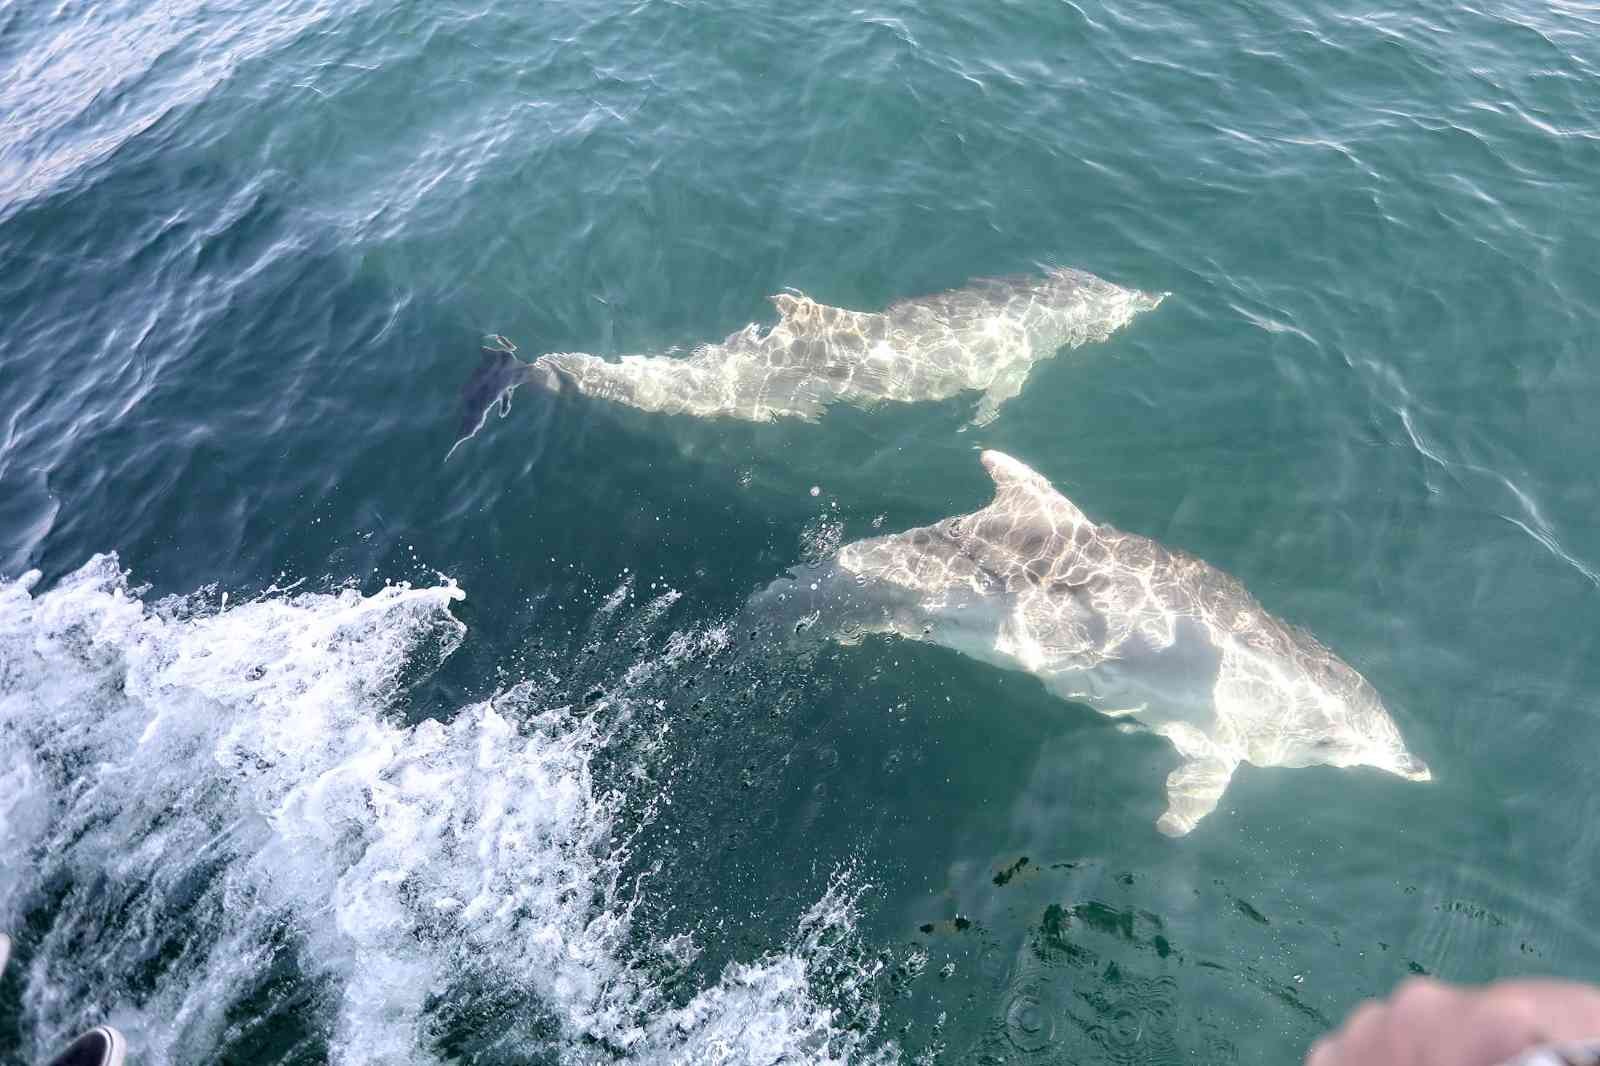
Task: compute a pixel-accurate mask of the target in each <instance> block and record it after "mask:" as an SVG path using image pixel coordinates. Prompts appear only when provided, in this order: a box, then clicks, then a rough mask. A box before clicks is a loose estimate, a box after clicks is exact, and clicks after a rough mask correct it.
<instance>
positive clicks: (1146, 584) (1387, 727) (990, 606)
mask: <svg viewBox="0 0 1600 1066" xmlns="http://www.w3.org/2000/svg"><path fill="white" fill-rule="evenodd" d="M982 460H983V465H984V467H985V468H986V469H987V470H988V472H989V476H990V477H991V478H993V480H994V484H995V497H994V501H993V502H992V503H990V504H989V506H987V507H985V508H983V509H982V510H981V511H977V512H975V513H973V514H969V515H962V516H959V517H955V518H947V519H944V520H943V521H941V522H937V523H935V524H933V525H931V526H926V527H923V528H920V529H912V530H909V531H907V532H904V533H895V534H891V535H889V536H882V537H873V538H871V539H868V540H862V541H857V542H855V543H853V544H847V545H845V546H844V547H843V548H841V549H840V550H839V551H838V552H837V553H836V554H835V555H834V556H833V557H832V558H831V559H829V560H827V561H826V562H825V563H824V564H823V565H822V566H821V567H819V568H818V569H817V570H815V571H812V572H809V573H804V574H802V576H800V577H798V578H797V577H794V576H793V575H792V574H791V576H790V577H788V578H784V579H780V580H778V581H776V582H774V583H773V584H772V585H771V586H769V587H768V588H767V589H765V590H764V591H762V592H759V593H757V594H756V596H755V597H753V598H752V600H751V604H750V607H751V609H752V611H753V612H754V613H755V614H756V616H757V617H759V618H764V619H766V620H768V621H769V622H776V623H777V624H778V625H781V626H783V627H784V631H785V633H786V634H793V635H794V638H795V639H816V638H818V637H820V638H824V639H835V640H840V641H846V642H849V641H855V640H859V639H860V638H861V637H862V636H863V635H865V634H868V633H889V634H896V635H899V636H902V637H908V638H910V639H913V640H924V641H929V642H932V643H934V644H938V645H941V646H943V647H947V648H951V649H953V650H955V651H957V652H959V653H961V654H963V655H966V656H969V657H971V658H974V659H978V660H980V661H983V662H986V663H991V664H993V665H995V666H1000V667H1004V668H1006V669H1011V670H1021V671H1025V672H1027V673H1030V674H1032V675H1034V676H1035V677H1037V678H1039V679H1040V680H1041V681H1042V682H1043V683H1044V685H1045V687H1046V688H1047V689H1048V690H1049V691H1050V692H1052V693H1053V694H1055V695H1057V696H1060V697H1061V698H1063V699H1067V700H1071V701H1074V702H1079V703H1085V704H1088V705H1089V706H1091V707H1093V708H1095V709H1096V710H1098V711H1100V712H1101V713H1102V714H1106V715H1109V716H1113V717H1125V718H1126V719H1127V720H1128V722H1130V723H1135V724H1137V725H1138V726H1141V727H1143V728H1145V729H1149V730H1151V731H1153V732H1155V733H1157V734H1159V735H1161V736H1163V737H1166V738H1167V739H1168V740H1170V741H1171V742H1172V744H1173V746H1174V747H1175V748H1177V750H1178V754H1179V755H1180V756H1182V759H1183V762H1182V764H1181V765H1180V766H1179V767H1178V769H1176V770H1174V771H1173V772H1172V774H1171V775H1170V776H1169V777H1168V778H1167V797H1168V806H1167V810H1166V812H1165V813H1164V814H1162V815H1161V817H1160V819H1159V820H1158V821H1157V823H1156V826H1157V828H1158V829H1160V830H1161V831H1162V832H1163V833H1166V834H1168V835H1171V836H1181V835H1183V834H1185V833H1187V832H1189V830H1191V829H1193V828H1194V826H1195V825H1196V823H1198V822H1199V821H1200V819H1202V818H1204V817H1205V816H1206V815H1207V814H1209V813H1211V811H1212V810H1214V809H1215V808H1216V806H1217V802H1218V800H1219V799H1221V797H1222V793H1223V791H1224V789H1226V788H1227V785H1228V781H1229V780H1230V779H1231V778H1232V776H1233V771H1234V770H1235V769H1236V768H1237V767H1238V765H1239V764H1240V763H1241V762H1249V763H1251V764H1253V765H1256V766H1290V767H1298V766H1312V765H1327V766H1339V767H1348V766H1374V767H1377V768H1379V769H1381V770H1386V771H1388V772H1390V773H1393V774H1397V775H1399V776H1401V777H1404V778H1408V779H1410V780H1413V781H1426V780H1429V779H1430V777H1431V774H1430V773H1429V771H1428V768H1427V766H1426V765H1425V764H1424V763H1423V762H1422V761H1421V760H1420V759H1418V758H1417V757H1416V756H1414V755H1412V754H1411V753H1410V752H1408V751H1407V750H1406V746H1405V742H1404V740H1402V738H1401V736H1400V730H1399V729H1398V728H1397V727H1396V726H1395V723H1394V720H1393V719H1392V718H1391V717H1390V716H1389V712H1388V711H1387V710H1385V708H1384V706H1383V703H1382V701H1381V700H1380V699H1379V698H1378V694H1377V692H1376V691H1374V689H1373V687H1372V686H1371V685H1370V684H1368V683H1367V681H1366V679H1365V678H1363V677H1362V676H1361V675H1360V674H1358V673H1357V672H1356V671H1355V670H1354V669H1352V668H1351V667H1350V666H1348V665H1347V664H1346V663H1344V662H1343V661H1341V660H1340V659H1339V658H1338V657H1337V656H1335V655H1334V654H1333V653H1332V652H1331V651H1329V650H1328V649H1327V648H1325V647H1323V646H1322V644H1320V643H1318V642H1317V640H1316V639H1315V638H1313V637H1312V636H1311V635H1310V634H1308V633H1305V632H1302V631H1301V630H1299V629H1296V628H1294V627H1291V626H1289V625H1286V624H1284V623H1283V622H1280V621H1279V620H1277V619H1276V618H1274V617H1272V616H1271V615H1269V614H1268V613H1267V612H1266V611H1265V610H1263V609H1262V607H1261V605H1260V604H1259V603H1257V602H1256V600H1255V598H1254V597H1252V596H1251V595H1250V593H1249V592H1247V591H1246V590H1245V588H1244V586H1243V585H1241V584H1240V583H1239V582H1238V581H1237V580H1235V579H1234V578H1232V577H1230V576H1228V575H1227V574H1225V573H1223V572H1222V571H1220V570H1218V569H1216V568H1215V567H1213V566H1210V565H1209V564H1207V563H1205V562H1203V561H1202V560H1200V559H1196V558H1194V557H1193V556H1191V555H1186V554H1184V553H1182V552H1177V551H1172V550H1171V549H1168V548H1165V547H1163V546H1161V545H1160V544H1157V543H1156V542H1155V541H1153V540H1151V539H1149V538H1148V537H1142V536H1139V535H1138V534H1135V533H1124V532H1121V531H1120V530H1117V529H1113V528H1112V527H1111V526H1108V525H1104V524H1096V523H1095V522H1093V521H1091V520H1090V519H1089V518H1088V517H1087V516H1086V515H1084V513H1083V512H1082V511H1080V510H1079V509H1078V508H1077V507H1076V506H1075V505H1074V504H1073V503H1072V501H1070V500H1068V499H1067V498H1066V497H1065V496H1063V495H1061V493H1059V492H1057V491H1056V490H1055V489H1054V488H1053V487H1052V486H1051V485H1050V483H1049V482H1048V481H1047V480H1045V478H1043V477H1042V476H1040V475H1039V474H1038V473H1036V472H1034V471H1033V470H1031V469H1029V468H1028V467H1027V466H1025V465H1023V464H1022V463H1020V462H1018V461H1017V460H1016V459H1013V458H1011V457H1010V456H1008V455H1003V454H1001V453H1000V452H995V451H987V452H984V453H983V456H982Z"/></svg>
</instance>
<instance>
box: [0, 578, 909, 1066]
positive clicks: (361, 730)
mask: <svg viewBox="0 0 1600 1066" xmlns="http://www.w3.org/2000/svg"><path fill="white" fill-rule="evenodd" d="M37 585H38V575H37V574H29V575H25V576H24V577H23V578H22V579H21V580H19V581H15V582H9V583H6V584H4V585H0V924H3V927H4V928H8V929H11V930H13V931H15V932H17V933H19V934H20V935H19V936H18V946H19V950H18V953H17V954H18V957H17V958H16V959H15V960H14V961H13V965H14V966H17V967H18V968H19V969H20V970H21V973H20V974H19V975H17V978H16V979H20V980H21V981H22V982H23V992H22V1005H23V1028H24V1036H25V1039H26V1041H27V1046H26V1047H24V1048H23V1049H22V1051H23V1052H24V1053H25V1054H26V1055H27V1056H28V1057H29V1058H30V1059H33V1060H38V1059H40V1058H41V1057H42V1056H44V1055H45V1054H47V1053H48V1052H49V1051H50V1050H51V1049H53V1048H55V1047H57V1046H58V1045H60V1044H61V1043H62V1042H63V1041H64V1040H66V1039H67V1038H68V1037H69V1036H70V1035H71V1033H72V1032H73V1031H74V1030H75V1029H77V1028H79V1027H81V1026H84V1025H87V1024H91V1023H92V1022H95V1021H99V1020H105V1021H110V1022H112V1023H113V1024H115V1025H117V1026H119V1027H121V1028H122V1029H123V1030H124V1031H125V1032H126V1033H127V1035H128V1037H129V1041H130V1045H131V1050H132V1054H133V1056H134V1061H137V1062H139V1063H141V1064H146V1066H159V1064H165V1063H185V1062H199V1061H210V1060H211V1059H213V1058H214V1057H215V1055H216V1052H217V1050H218V1049H219V1048H224V1047H232V1048H236V1049H237V1048H240V1047H249V1048H252V1049H270V1051H271V1053H270V1056H268V1057H269V1058H270V1059H271V1060H278V1061H281V1060H282V1059H285V1058H303V1057H307V1056H310V1057H313V1058H315V1057H321V1055H322V1054H323V1053H324V1052H323V1050H322V1048H321V1047H320V1044H321V1043H322V1042H325V1043H326V1052H325V1053H326V1055H327V1057H328V1058H330V1059H332V1060H333V1061H335V1062H340V1063H360V1062H429V1061H441V1060H449V1059H453V1058H457V1057H463V1052H462V1050H461V1049H460V1048H459V1047H453V1046H452V1042H453V1041H455V1042H459V1041H460V1040H462V1039H465V1038H464V1037H463V1036H462V1033H463V1032H469V1031H470V1034H471V1035H470V1040H471V1041H472V1046H471V1051H472V1052H473V1054H474V1055H476V1056H478V1057H480V1060H481V1059H482V1058H483V1057H484V1056H487V1058H488V1060H489V1061H494V1060H499V1059H504V1060H517V1061H528V1060H530V1059H531V1060H534V1061H561V1062H588V1061H607V1062H612V1061H618V1060H619V1059H620V1060H624V1061H635V1062H650V1063H657V1062H661V1063H701V1062H705V1063H780V1062H782V1063H791V1062H792V1063H801V1062H815V1063H829V1062H840V1063H842V1062H845V1061H853V1060H859V1059H861V1058H865V1057H874V1058H877V1057H884V1056H887V1055H888V1054H891V1053H890V1052H881V1051H880V1052H877V1053H875V1054H873V1055H871V1056H869V1055H868V1052H867V1048H866V1047H865V1045H864V1043H863V1041H864V1040H865V1037H864V1036H862V1035H860V1034H859V1033H858V1032H856V1031H855V1030H856V1029H857V1028H859V1026H856V1027H852V1029H851V1030H850V1031H846V1030H845V1029H844V1027H843V1026H841V1025H840V1024H838V1020H837V1016H836V1014H835V1011H834V1010H833V1009H832V1008H831V1007H830V1006H829V1005H828V1004H826V1003H824V1002H823V1001H822V997H821V996H820V995H819V994H818V993H817V992H816V990H815V988H814V985H815V981H814V978H815V976H816V975H817V974H818V973H819V972H821V971H823V970H827V971H829V973H830V982H831V983H832V985H834V986H836V987H837V986H840V985H843V986H845V987H847V988H848V987H850V986H852V985H853V986H854V987H855V988H856V990H857V991H860V990H861V989H862V988H863V987H864V986H865V984H866V983H867V982H868V981H870V978H871V974H870V973H869V972H859V973H855V974H854V975H853V976H848V975H847V977H846V978H845V979H844V980H843V981H840V980H838V973H839V970H840V968H841V966H843V965H846V963H844V961H843V960H841V958H840V957H839V955H838V945H839V944H840V942H841V941H842V940H848V938H849V933H850V928H851V924H850V923H851V920H852V919H851V914H852V907H851V902H852V899H851V896H850V893H849V892H848V891H847V890H846V889H844V888H843V887H842V886H836V887H835V889H834V890H833V891H830V892H829V894H828V895H827V897H826V898H824V899H823V900H822V901H821V902H820V903H819V904H818V905H817V906H816V907H815V908H813V909H812V911H811V912H810V913H808V914H807V915H806V917H805V918H804V919H803V920H802V922H801V927H800V928H799V929H798V930H797V931H796V934H795V936H794V941H793V945H792V947H791V950H789V951H787V952H784V953H779V954H776V955H772V956H768V957H766V958H763V959H760V960H756V961H754V962H752V963H749V964H745V965H741V964H735V965H733V966H730V967H729V969H728V970H727V971H726V972H725V973H724V974H723V975H722V977H721V979H720V981H719V982H717V983H715V984H714V985H712V986H710V987H708V988H704V989H702V990H701V991H700V992H699V993H698V994H697V995H695V996H693V998H692V999H691V1000H689V1001H687V1002H686V1003H685V1002H682V1001H676V1002H673V1003H668V1002H667V998H666V996H665V994H664V993H662V992H661V991H660V988H661V981H662V977H663V972H662V966H663V963H662V962H661V960H662V959H663V958H666V959H672V958H680V959H690V958H692V956H693V947H692V943H691V940H690V938H689V937H688V936H687V935H681V936H679V937H676V938H674V941H673V942H670V943H668V944H665V945H638V944H635V943H633V941H632V940H631V939H630V934H631V932H632V929H631V924H630V919H631V915H632V912H633V909H634V907H635V906H636V905H637V903H638V900H639V896H638V893H639V892H640V891H641V889H640V888H639V887H638V886H637V885H636V884H631V883H625V882H624V879H623V878H622V874H621V871H622V869H623V864H624V861H625V859H626V854H627V840H626V832H625V831H624V830H623V829H622V827H621V825H620V823H619V817H618V816H619V812H620V811H621V810H622V805H623V804H624V802H625V800H626V797H625V796H624V795H622V794H620V793H617V792H615V791H608V790H606V789H603V788H602V787H600V786H599V785H598V784H597V781H596V777H595V775H594V773H593V772H592V763H593V760H594V759H595V757H596V755H597V754H598V753H600V752H601V751H603V750H604V749H605V748H606V746H607V745H609V744H612V743H613V742H614V741H615V739H616V734H617V732H618V731H619V730H624V729H626V725H625V724H613V725H610V726H603V725H601V724H599V722H598V717H599V716H595V715H589V716H579V715H572V714H570V713H568V709H567V708H565V707H552V706H547V705H545V704H547V703H549V702H551V701H550V700H549V699H548V698H545V699H544V701H543V702H541V694H540V692H539V690H538V688H537V687H536V685H534V684H533V683H531V682H523V683H520V684H517V685H514V686H512V687H510V688H508V689H506V690H504V691H502V692H501V693H499V694H498V695H497V696H496V697H494V698H493V699H491V700H488V701H485V702H483V703H479V704H474V705H472V706H468V707H465V708H462V709H460V710H459V711H458V712H456V713H455V714H454V715H452V716H451V717H450V720H449V721H448V722H443V723H441V722H438V721H433V720H425V721H422V722H421V723H419V724H415V725H407V724H405V723H404V722H403V721H401V720H400V718H399V717H398V716H397V715H396V714H395V711H394V707H395V703H396V700H397V698H398V697H399V696H400V695H402V693H403V689H404V687H405V683H406V679H407V678H410V677H414V676H416V675H417V674H419V673H425V672H426V671H427V670H429V669H431V668H432V667H434V666H436V665H437V664H438V663H439V662H441V661H442V660H443V659H444V658H445V657H447V656H448V655H450V654H451V653H452V652H453V651H454V650H455V649H456V648H457V647H458V646H459V645H460V644H461V642H462V641H463V639H464V637H465V633H466V630H465V627H464V626H463V625H462V624H461V623H460V622H459V621H457V620H456V619H455V618H454V617H452V615H451V613H450V610H449V606H450V604H451V602H452V601H454V600H457V599H460V598H462V596H463V593H462V592H461V590H459V589H458V588H456V587H455V586H454V584H452V583H448V582H446V583H444V584H441V585H439V586H437V587H433V588H412V587H408V586H394V587H389V588H385V589H384V590H383V591H381V592H378V593H376V594H374V595H371V596H362V595H360V594H359V593H357V592H355V591H353V590H347V591H343V592H339V593H337V594H315V593H306V594H299V595H293V596H284V595H278V596H273V597H267V598H263V599H260V600H257V601H254V602H248V603H241V604H238V605H236V606H232V607H228V608H226V609H223V610H220V611H218V610H213V609H210V608H203V607H202V606H201V605H200V602H199V601H198V599H194V600H184V599H169V600H164V601H161V602H158V603H154V604H146V603H144V602H142V601H141V599H140V598H139V596H138V594H137V592H136V591H135V590H133V589H131V588H130V587H129V585H128V583H127V579H126V576H125V575H124V574H123V573H122V572H121V570H120V568H119V566H118V564H117V560H116V558H115V556H97V557H95V558H94V559H93V560H91V561H90V562H89V563H88V564H87V565H85V566H84V567H83V568H82V569H80V570H79V571H77V572H76V573H74V574H72V575H70V576H69V577H67V578H65V579H64V580H63V581H61V582H60V583H59V584H58V585H57V586H56V587H54V588H52V589H50V590H48V591H45V592H42V593H40V592H39V591H38V589H37ZM681 644H682V639H681V638H680V639H679V640H678V642H677V644H676V645H675V647H680V646H681ZM665 654H668V655H671V654H675V652H674V651H672V650H671V649H669V650H668V652H666V653H665ZM613 722H614V723H616V722H622V723H625V722H626V715H625V714H624V715H622V716H619V717H618V718H615V719H613ZM645 955H648V956H649V957H650V958H651V960H652V961H651V963H650V964H649V965H645V964H643V963H641V962H640V961H639V960H640V959H641V958H643V957H644V956H645ZM685 964H686V963H685ZM668 965H670V964H668ZM848 965H850V966H853V965H854V964H853V963H849V964H848ZM10 979H13V978H8V980H10ZM481 1004H489V1005H490V1006H489V1007H484V1008H482V1010H481V1011H480V1005H481ZM475 1013H482V1014H485V1015H488V1016H491V1017H492V1018H494V1019H496V1021H495V1024H494V1025H491V1026H489V1027H488V1029H489V1035H487V1036H486V1035H485V1033H484V1032H482V1031H478V1030H481V1029H483V1028H484V1027H483V1026H479V1027H478V1029H477V1030H475V1029H474V1027H473V1026H472V1025H471V1024H469V1022H463V1021H462V1019H463V1017H470V1016H473V1015H474V1014H475ZM286 1019H287V1021H286ZM307 1019H309V1020H310V1022H309V1025H308V1024H307ZM274 1026H276V1027H278V1028H280V1029H282V1030H284V1031H287V1032H290V1033H291V1034H292V1033H300V1034H301V1035H299V1036H291V1037H282V1036H276V1037H275V1036H274V1035H273V1032H272V1031H271V1030H272V1029H273V1027H274ZM305 1033H310V1034H311V1035H309V1036H307V1035H304V1034H305ZM496 1034H500V1035H496ZM274 1041H276V1043H275V1042H274ZM252 1054H253V1055H254V1056H256V1061H261V1060H262V1059H261V1056H263V1055H266V1054H267V1053H266V1052H265V1051H253V1052H252Z"/></svg>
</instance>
